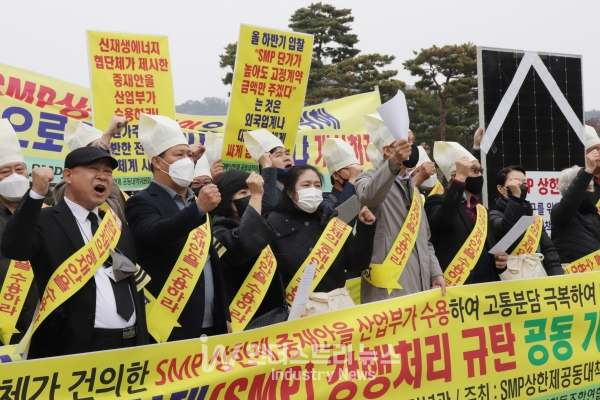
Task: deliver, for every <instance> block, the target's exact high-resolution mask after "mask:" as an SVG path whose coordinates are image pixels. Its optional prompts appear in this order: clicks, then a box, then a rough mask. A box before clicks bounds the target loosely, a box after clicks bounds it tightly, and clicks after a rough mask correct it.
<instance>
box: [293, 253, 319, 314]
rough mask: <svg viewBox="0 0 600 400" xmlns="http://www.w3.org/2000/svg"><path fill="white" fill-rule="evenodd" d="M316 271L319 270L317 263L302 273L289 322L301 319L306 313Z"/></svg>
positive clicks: (309, 265)
mask: <svg viewBox="0 0 600 400" xmlns="http://www.w3.org/2000/svg"><path fill="white" fill-rule="evenodd" d="M315 269H317V263H316V262H313V263H312V264H308V265H307V266H306V268H304V272H303V273H302V279H300V284H299V285H298V291H297V292H296V297H294V302H293V303H292V309H291V310H290V315H289V316H288V319H287V320H288V321H292V320H295V319H298V318H300V317H301V316H302V314H304V312H305V311H306V305H307V304H308V296H310V293H311V292H310V287H311V286H312V283H313V279H314V278H315Z"/></svg>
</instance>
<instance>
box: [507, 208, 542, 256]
mask: <svg viewBox="0 0 600 400" xmlns="http://www.w3.org/2000/svg"><path fill="white" fill-rule="evenodd" d="M543 229H544V218H542V217H540V216H538V217H537V218H536V219H535V220H534V221H533V223H532V224H531V225H529V227H528V228H527V230H526V231H525V234H524V235H523V239H521V241H520V242H519V244H517V246H516V247H515V249H514V250H513V251H512V254H513V255H521V254H531V253H535V252H537V249H538V246H539V245H540V239H541V237H542V230H543Z"/></svg>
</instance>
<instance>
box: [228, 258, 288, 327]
mask: <svg viewBox="0 0 600 400" xmlns="http://www.w3.org/2000/svg"><path fill="white" fill-rule="evenodd" d="M275 268H277V261H276V260H275V256H274V255H273V252H272V251H271V247H269V246H267V247H265V249H264V250H263V251H262V252H261V253H260V256H258V259H257V260H256V262H255V263H254V266H253V267H252V270H251V271H250V273H249V274H248V276H247V277H246V280H244V283H243V284H242V286H241V287H240V290H238V292H237V294H236V295H235V297H234V299H233V301H232V302H231V304H230V305H229V310H230V312H231V328H232V330H233V332H241V331H243V330H244V329H245V328H246V325H248V322H250V320H251V319H252V317H254V314H255V313H256V310H258V307H260V305H261V304H262V301H263V300H264V298H265V295H266V294H267V290H268V289H269V286H270V285H271V281H272V280H273V276H274V275H275Z"/></svg>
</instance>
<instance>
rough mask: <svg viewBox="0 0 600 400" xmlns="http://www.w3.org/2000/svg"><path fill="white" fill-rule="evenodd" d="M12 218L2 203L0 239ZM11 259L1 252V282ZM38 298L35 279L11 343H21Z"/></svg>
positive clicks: (0, 205) (25, 300)
mask: <svg viewBox="0 0 600 400" xmlns="http://www.w3.org/2000/svg"><path fill="white" fill-rule="evenodd" d="M10 218H12V214H11V213H10V211H9V210H8V209H7V208H6V207H4V205H3V204H0V241H1V240H2V239H1V238H2V233H3V232H4V229H5V228H6V224H7V223H8V221H9V219H10ZM11 261H12V260H11V259H9V258H6V257H4V256H3V255H2V254H1V253H0V283H1V282H4V280H5V279H6V274H7V272H8V267H9V266H10V263H11ZM22 295H23V293H22ZM22 295H21V301H23V297H24V296H22ZM38 300H39V292H38V287H37V284H36V283H35V279H34V281H33V282H32V283H31V286H30V287H29V292H28V293H27V296H26V297H25V299H24V301H23V304H22V306H23V308H22V309H21V314H20V315H19V319H18V320H17V326H16V328H17V329H18V330H19V333H15V334H14V335H12V337H11V339H10V344H17V343H19V342H20V341H21V339H22V338H23V335H25V332H26V331H27V329H28V328H29V325H30V324H31V319H32V318H33V314H34V313H35V308H36V307H37V303H38Z"/></svg>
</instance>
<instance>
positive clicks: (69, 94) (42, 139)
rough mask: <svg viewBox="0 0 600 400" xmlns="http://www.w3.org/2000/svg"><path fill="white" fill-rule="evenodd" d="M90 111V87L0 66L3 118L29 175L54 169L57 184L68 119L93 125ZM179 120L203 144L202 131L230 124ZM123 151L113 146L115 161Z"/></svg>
mask: <svg viewBox="0 0 600 400" xmlns="http://www.w3.org/2000/svg"><path fill="white" fill-rule="evenodd" d="M91 112H92V107H91V104H90V91H89V89H87V88H86V87H83V86H79V85H75V84H72V83H68V82H65V81H61V80H58V79H54V78H51V77H48V76H46V75H42V74H38V73H35V72H31V71H27V70H24V69H20V68H15V67H12V66H10V65H6V64H0V116H1V117H2V118H7V119H8V120H9V121H10V122H11V124H12V125H13V128H14V129H15V131H16V132H17V135H18V136H19V139H20V141H21V149H22V150H23V155H24V156H25V163H26V164H27V168H28V170H29V172H30V173H31V170H32V169H33V168H36V167H39V166H43V167H50V168H52V170H53V171H54V175H55V178H54V182H55V183H58V182H59V181H60V180H61V179H62V173H63V165H64V160H65V157H66V155H67V154H68V153H69V148H68V147H67V145H66V143H65V141H64V131H65V126H66V124H67V121H68V118H74V119H79V120H81V121H83V122H85V123H88V124H90V125H91V124H92V116H91ZM175 118H176V120H177V121H178V122H179V124H180V126H181V128H182V129H183V132H184V134H185V135H186V137H187V139H188V143H190V144H194V143H203V142H204V138H203V135H204V134H203V133H202V132H204V131H212V132H217V133H219V132H223V129H224V126H225V119H226V117H225V116H198V115H186V114H176V115H175ZM127 129H129V130H130V129H131V127H129V128H127ZM133 129H134V130H135V129H136V128H135V127H134V128H133ZM121 148H122V146H121V145H120V144H119V139H118V138H117V139H116V140H115V142H113V143H111V150H112V151H113V154H114V155H115V157H116V158H120V157H123V155H124V154H125V153H123V152H122V151H121ZM115 182H116V183H117V184H118V185H119V186H120V187H121V188H123V189H125V190H127V189H128V188H131V187H132V186H131V184H132V183H134V182H131V181H130V180H129V178H124V177H118V176H116V174H115ZM136 185H137V184H136Z"/></svg>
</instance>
